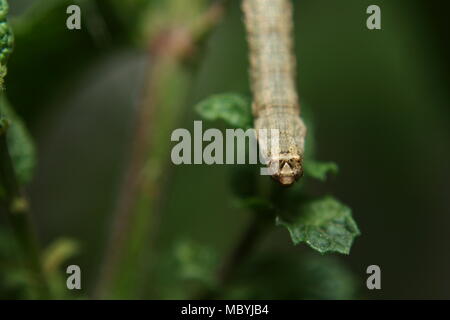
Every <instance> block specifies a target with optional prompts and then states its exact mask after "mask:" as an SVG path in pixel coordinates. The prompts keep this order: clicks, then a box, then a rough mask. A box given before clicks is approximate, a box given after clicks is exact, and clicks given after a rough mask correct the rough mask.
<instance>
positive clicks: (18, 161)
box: [0, 96, 36, 185]
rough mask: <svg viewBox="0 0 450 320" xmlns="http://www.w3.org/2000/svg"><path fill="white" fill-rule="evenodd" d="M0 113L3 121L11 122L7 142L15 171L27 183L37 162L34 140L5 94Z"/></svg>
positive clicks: (0, 101) (1, 98)
mask: <svg viewBox="0 0 450 320" xmlns="http://www.w3.org/2000/svg"><path fill="white" fill-rule="evenodd" d="M0 115H1V117H2V118H3V119H7V120H3V122H5V121H7V123H9V128H8V132H7V137H6V138H7V143H8V149H9V153H10V155H11V160H12V162H13V166H14V171H15V173H16V176H17V179H18V181H19V183H20V184H21V185H23V184H27V183H28V182H29V181H30V180H31V178H32V176H33V171H34V167H35V163H36V154H35V148H34V144H33V141H32V139H31V136H30V134H29V133H28V131H27V129H26V127H25V124H24V123H23V122H22V120H21V119H20V118H19V117H18V116H17V115H16V114H15V113H14V111H13V110H12V108H11V107H10V105H9V104H8V102H7V100H6V99H5V97H4V96H2V97H0Z"/></svg>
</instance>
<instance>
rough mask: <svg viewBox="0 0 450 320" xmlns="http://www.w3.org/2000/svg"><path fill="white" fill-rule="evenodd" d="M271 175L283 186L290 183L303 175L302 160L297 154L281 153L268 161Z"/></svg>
mask: <svg viewBox="0 0 450 320" xmlns="http://www.w3.org/2000/svg"><path fill="white" fill-rule="evenodd" d="M269 168H270V170H271V173H272V177H273V178H274V179H275V180H277V181H278V182H279V183H280V184H281V185H283V186H290V185H292V184H293V183H294V182H295V181H297V179H299V178H300V177H301V176H302V175H303V161H302V158H301V157H300V156H299V155H292V154H281V155H280V156H278V157H273V158H272V159H270V161H269Z"/></svg>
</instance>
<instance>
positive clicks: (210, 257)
mask: <svg viewBox="0 0 450 320" xmlns="http://www.w3.org/2000/svg"><path fill="white" fill-rule="evenodd" d="M175 257H176V261H177V264H178V268H179V269H178V271H179V275H180V277H181V279H183V280H189V281H195V282H198V283H202V284H204V285H206V286H208V287H212V286H214V285H215V281H216V280H215V274H214V271H215V269H216V265H217V257H216V255H215V254H214V252H213V251H212V250H210V248H209V247H206V246H202V245H199V244H196V243H193V242H191V241H183V242H181V243H179V244H178V246H177V247H176V248H175Z"/></svg>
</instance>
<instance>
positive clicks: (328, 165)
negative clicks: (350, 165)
mask: <svg viewBox="0 0 450 320" xmlns="http://www.w3.org/2000/svg"><path fill="white" fill-rule="evenodd" d="M338 171H339V168H338V166H337V164H336V163H334V162H320V161H314V160H307V161H305V175H307V176H309V177H311V178H314V179H317V180H320V181H325V180H327V175H328V174H329V173H330V174H337V173H338Z"/></svg>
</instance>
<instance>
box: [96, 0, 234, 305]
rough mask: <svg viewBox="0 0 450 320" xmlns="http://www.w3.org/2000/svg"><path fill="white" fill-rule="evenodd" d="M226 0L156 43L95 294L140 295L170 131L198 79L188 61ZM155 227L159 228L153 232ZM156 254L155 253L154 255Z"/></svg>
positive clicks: (152, 43)
mask: <svg viewBox="0 0 450 320" xmlns="http://www.w3.org/2000/svg"><path fill="white" fill-rule="evenodd" d="M225 3H226V1H217V2H214V3H213V5H212V6H211V7H210V8H209V9H208V10H206V12H205V13H204V15H203V18H202V19H200V21H198V22H197V23H195V24H194V27H193V28H192V29H189V28H187V27H186V26H183V25H180V26H175V27H174V26H173V21H167V25H168V28H167V29H161V31H160V32H159V34H157V35H156V36H155V38H154V39H152V40H151V41H150V48H149V62H151V65H149V67H148V72H147V74H148V76H147V81H146V85H145V87H144V91H143V98H142V102H141V104H140V108H139V111H138V112H137V115H136V126H135V128H134V133H133V135H134V138H133V145H132V150H131V153H130V160H129V163H128V167H127V168H126V170H125V176H124V182H123V184H122V185H121V189H120V192H119V198H118V203H117V207H116V213H115V218H114V222H113V226H112V230H111V236H110V239H109V241H108V244H107V249H106V255H105V258H104V262H103V266H102V269H101V275H100V282H99V284H98V286H97V288H96V292H95V297H96V298H102V297H105V296H108V297H111V296H112V297H115V298H116V297H118V298H130V297H135V296H136V295H137V293H136V287H137V286H138V285H139V284H140V283H141V279H139V277H140V273H141V271H142V270H141V265H140V264H141V263H142V260H144V259H143V256H144V253H143V252H146V254H148V252H149V251H151V242H150V241H148V237H149V234H152V239H155V234H154V233H155V232H156V229H157V228H156V226H157V223H158V216H157V215H156V211H158V210H157V207H158V203H159V198H160V195H161V194H162V192H163V190H164V188H165V184H166V182H167V175H168V169H167V167H168V160H169V154H170V148H169V146H170V144H169V143H168V142H169V140H170V132H171V131H172V130H173V129H174V128H175V127H176V123H177V122H178V121H179V119H180V114H181V112H180V110H181V109H180V108H181V107H182V106H183V102H184V100H185V97H186V95H187V94H188V92H189V90H188V89H189V87H190V83H191V82H192V81H191V77H192V74H193V72H192V70H188V68H187V62H188V61H190V60H192V58H193V53H194V52H195V53H196V52H198V51H196V50H195V49H196V47H198V45H199V43H200V42H203V40H204V39H205V37H206V34H208V33H209V31H210V30H211V29H212V28H213V27H214V26H215V25H217V23H218V22H219V21H220V19H221V17H222V16H223V12H224V5H225ZM150 231H153V232H150ZM150 254H151V253H150Z"/></svg>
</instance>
